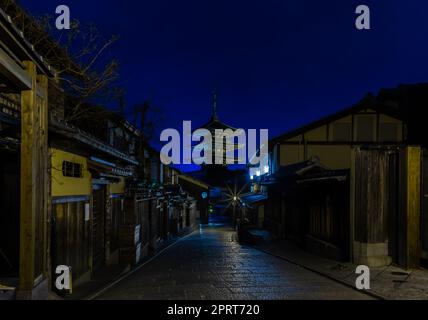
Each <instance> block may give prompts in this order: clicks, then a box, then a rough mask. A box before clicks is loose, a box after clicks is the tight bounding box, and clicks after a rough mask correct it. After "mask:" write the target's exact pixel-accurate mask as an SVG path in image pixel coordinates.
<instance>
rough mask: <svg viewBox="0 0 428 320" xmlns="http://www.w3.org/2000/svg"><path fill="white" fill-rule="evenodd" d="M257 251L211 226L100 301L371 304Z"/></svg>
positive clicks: (228, 230) (359, 295)
mask: <svg viewBox="0 0 428 320" xmlns="http://www.w3.org/2000/svg"><path fill="white" fill-rule="evenodd" d="M369 298H370V297H368V296H366V295H364V294H362V293H360V292H357V291H355V290H353V289H351V288H348V287H346V286H343V285H340V284H338V283H336V282H334V281H332V280H329V279H327V278H324V277H322V276H320V275H318V274H315V273H312V272H310V271H307V270H305V269H302V268H300V267H298V266H296V265H294V264H291V263H288V262H286V261H284V260H281V259H279V258H276V257H273V256H270V255H267V254H265V253H263V252H260V251H258V250H256V249H253V248H251V247H247V246H241V245H240V244H239V243H238V242H237V241H236V239H235V233H234V232H233V231H232V229H231V227H230V226H228V225H221V224H218V225H210V226H208V227H204V228H203V229H200V230H199V231H196V232H194V233H193V234H191V235H190V236H188V237H186V238H185V239H182V240H181V241H180V242H178V243H177V244H176V245H175V246H173V247H172V248H169V249H167V250H165V251H164V252H162V253H161V254H160V255H159V256H158V257H157V258H155V259H154V260H152V261H151V262H149V263H148V264H146V265H145V266H143V267H142V268H141V269H139V270H138V271H137V272H135V273H134V274H132V275H131V276H129V277H127V278H125V279H124V280H122V281H121V282H119V283H118V284H116V285H115V286H113V287H112V288H110V289H109V290H107V291H106V292H104V293H103V294H102V295H100V296H99V297H98V299H162V300H168V299H174V300H175V299H177V300H180V299H181V300H183V299H196V300H199V299H231V300H233V299H369Z"/></svg>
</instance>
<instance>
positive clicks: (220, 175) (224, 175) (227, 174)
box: [191, 91, 245, 188]
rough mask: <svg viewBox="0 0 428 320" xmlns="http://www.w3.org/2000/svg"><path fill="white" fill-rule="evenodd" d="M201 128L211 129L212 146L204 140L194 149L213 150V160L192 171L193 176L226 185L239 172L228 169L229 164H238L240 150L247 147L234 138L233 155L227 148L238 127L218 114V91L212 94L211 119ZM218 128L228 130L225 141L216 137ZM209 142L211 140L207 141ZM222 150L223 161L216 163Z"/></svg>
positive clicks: (214, 185) (213, 183)
mask: <svg viewBox="0 0 428 320" xmlns="http://www.w3.org/2000/svg"><path fill="white" fill-rule="evenodd" d="M199 129H206V130H208V131H210V133H211V136H212V137H213V139H212V144H211V145H210V146H207V145H206V144H204V143H203V142H202V144H198V145H197V146H195V145H194V146H193V149H194V150H196V149H202V148H204V149H205V150H211V151H212V162H211V163H208V164H207V163H204V164H202V165H201V170H199V171H194V172H192V173H191V175H192V176H194V177H195V178H197V179H200V180H201V181H204V182H206V183H208V184H209V185H210V186H212V187H221V188H222V187H224V186H225V185H226V184H227V183H228V182H230V181H231V180H234V179H235V177H236V174H237V172H236V171H235V172H233V171H231V170H229V169H228V165H231V164H238V156H237V155H238V151H239V150H241V149H242V148H244V149H245V144H243V143H238V141H236V140H237V139H235V140H234V142H233V157H232V156H231V155H232V153H231V154H230V155H228V153H227V150H226V146H227V145H226V141H227V139H228V138H232V137H231V135H233V134H234V133H235V132H236V130H237V129H236V128H234V127H232V126H230V125H228V124H225V123H224V122H222V121H221V120H220V119H219V117H218V114H217V91H214V93H213V96H212V115H211V119H210V121H208V122H207V123H206V124H204V125H203V126H201V127H200V128H199ZM216 130H223V131H225V130H228V132H225V133H224V135H223V142H222V141H221V140H220V141H219V139H216V138H215V137H216ZM207 143H209V142H207ZM216 150H220V152H221V153H222V159H223V160H222V162H221V163H216V161H215V160H216V159H215V151H216Z"/></svg>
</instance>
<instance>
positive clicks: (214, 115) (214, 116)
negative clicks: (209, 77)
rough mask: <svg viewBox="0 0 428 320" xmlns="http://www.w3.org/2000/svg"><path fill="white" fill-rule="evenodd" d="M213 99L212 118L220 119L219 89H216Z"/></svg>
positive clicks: (213, 119)
mask: <svg viewBox="0 0 428 320" xmlns="http://www.w3.org/2000/svg"><path fill="white" fill-rule="evenodd" d="M212 99H213V100H212V104H213V105H212V108H213V110H212V116H211V119H212V121H215V120H218V116H217V89H214V92H213V98H212Z"/></svg>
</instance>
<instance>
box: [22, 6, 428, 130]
mask: <svg viewBox="0 0 428 320" xmlns="http://www.w3.org/2000/svg"><path fill="white" fill-rule="evenodd" d="M21 3H22V4H23V6H24V7H26V8H27V9H28V10H30V11H31V12H32V13H34V14H45V13H46V12H48V13H52V14H53V13H54V12H55V8H56V6H57V5H59V4H67V5H68V6H69V7H70V9H71V14H72V17H73V18H77V19H79V20H81V21H85V22H93V23H95V24H96V25H98V26H99V28H100V29H101V31H102V32H103V33H104V34H105V35H109V34H118V35H120V36H121V38H120V41H119V42H118V43H117V44H116V45H115V47H114V49H113V51H112V52H113V53H112V54H113V55H114V56H115V57H116V58H117V59H118V60H119V61H120V63H121V83H122V84H123V85H124V86H125V87H126V90H127V102H128V103H129V104H134V103H136V102H139V101H143V100H145V99H147V98H148V97H150V98H151V99H152V100H153V101H154V103H155V105H157V106H158V107H161V108H162V109H163V113H164V115H165V119H164V121H163V122H162V123H161V124H160V125H161V126H162V128H166V127H178V126H179V125H181V122H182V121H183V120H192V121H193V122H194V124H195V125H201V124H202V123H204V122H206V121H207V120H208V118H209V116H210V95H211V92H212V90H213V88H214V87H218V89H219V115H220V118H221V119H222V120H223V121H224V122H227V123H229V124H230V125H233V126H235V127H242V128H245V129H248V128H257V129H261V128H268V129H270V136H272V137H273V136H275V135H278V134H280V133H283V132H285V131H288V130H290V129H293V128H295V127H296V126H299V125H302V124H305V123H308V122H310V121H312V120H315V119H317V118H319V117H321V116H323V115H327V114H329V113H331V112H333V111H336V110H339V109H343V108H345V107H348V106H350V105H352V104H354V103H355V102H357V101H358V100H359V99H360V98H362V97H363V96H364V95H365V94H366V93H367V92H374V93H376V92H377V91H378V90H379V89H380V88H382V87H394V86H396V85H398V84H400V83H415V82H425V81H427V80H428V41H427V35H428V20H427V15H428V1H426V0H408V1H404V0H402V1H398V0H377V1H369V0H359V1H353V0H323V1H319V0H310V1H309V0H288V1H287V0H263V1H260V0H259V1H250V0H180V1H177V0H156V1H153V0H151V1H146V0H141V1H135V0H121V1H112V0H103V1H95V0H87V1H81V0H74V1H71V0H69V1H66V0H64V1H63V0H43V1H34V0H21ZM358 4H367V5H369V6H370V8H371V12H372V21H371V22H372V30H370V31H357V30H356V29H355V26H354V22H355V17H356V15H355V13H354V12H355V8H356V7H357V5H358Z"/></svg>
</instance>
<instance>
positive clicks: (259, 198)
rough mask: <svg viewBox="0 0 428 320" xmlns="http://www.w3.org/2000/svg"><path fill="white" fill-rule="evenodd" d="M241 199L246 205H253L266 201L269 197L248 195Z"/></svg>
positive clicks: (258, 194) (260, 194) (261, 194)
mask: <svg viewBox="0 0 428 320" xmlns="http://www.w3.org/2000/svg"><path fill="white" fill-rule="evenodd" d="M239 199H240V200H241V201H242V202H243V203H245V204H253V203H257V202H262V201H265V200H266V199H267V195H266V194H263V193H248V194H244V195H243V196H240V197H239Z"/></svg>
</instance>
